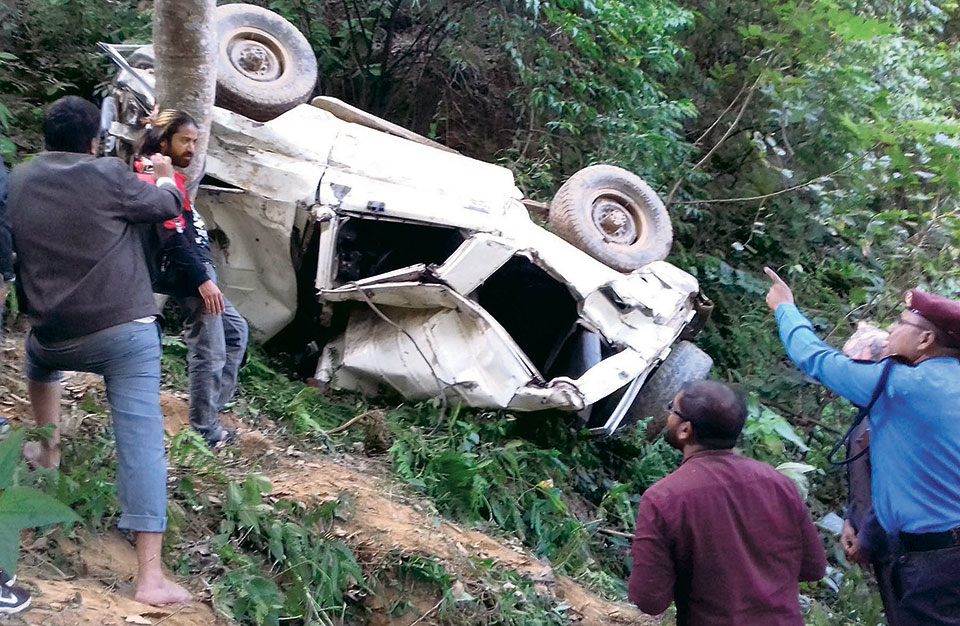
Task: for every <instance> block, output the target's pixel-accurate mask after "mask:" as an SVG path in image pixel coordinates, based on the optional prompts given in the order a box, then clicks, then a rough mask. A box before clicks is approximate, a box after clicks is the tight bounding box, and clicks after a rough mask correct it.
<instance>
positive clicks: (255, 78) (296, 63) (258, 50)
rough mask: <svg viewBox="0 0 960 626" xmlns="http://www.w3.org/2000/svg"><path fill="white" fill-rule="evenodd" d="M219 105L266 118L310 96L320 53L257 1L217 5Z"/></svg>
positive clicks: (251, 115) (237, 111) (296, 31)
mask: <svg viewBox="0 0 960 626" xmlns="http://www.w3.org/2000/svg"><path fill="white" fill-rule="evenodd" d="M217 33H218V35H219V37H220V44H219V45H220V48H219V52H218V59H217V105H218V106H222V107H224V108H226V109H229V110H231V111H234V112H236V113H239V114H241V115H245V116H247V117H249V118H252V119H255V120H258V121H261V122H265V121H267V120H270V119H273V118H274V117H276V116H278V115H280V114H281V113H283V112H285V111H288V110H290V109H292V108H293V107H295V106H297V105H298V104H302V103H304V102H306V101H307V99H308V98H309V97H310V95H311V94H312V93H313V89H314V87H315V86H316V84H317V58H316V56H315V55H314V53H313V49H312V48H311V47H310V43H309V42H308V41H307V38H306V37H304V36H303V34H302V33H301V32H300V31H299V30H297V28H296V27H295V26H294V25H293V24H291V23H290V22H288V21H287V20H285V19H283V18H282V17H280V16H279V15H277V14H276V13H274V12H272V11H268V10H267V9H263V8H261V7H258V6H254V5H252V4H224V5H221V6H219V7H217Z"/></svg>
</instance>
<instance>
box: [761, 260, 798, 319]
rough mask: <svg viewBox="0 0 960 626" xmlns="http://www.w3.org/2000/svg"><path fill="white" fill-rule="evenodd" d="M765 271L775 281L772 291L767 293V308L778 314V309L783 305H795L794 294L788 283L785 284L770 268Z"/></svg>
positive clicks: (771, 287) (764, 269)
mask: <svg viewBox="0 0 960 626" xmlns="http://www.w3.org/2000/svg"><path fill="white" fill-rule="evenodd" d="M763 271H764V272H766V274H767V276H769V277H770V280H772V281H773V285H771V286H770V291H768V292H767V306H768V307H770V310H771V311H772V312H774V313H776V311H777V307H778V306H780V305H781V304H793V292H792V291H790V287H788V286H787V283H785V282H783V279H782V278H780V277H779V276H778V275H777V273H776V272H774V271H773V270H772V269H770V268H769V267H765V268H763Z"/></svg>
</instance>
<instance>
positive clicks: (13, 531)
mask: <svg viewBox="0 0 960 626" xmlns="http://www.w3.org/2000/svg"><path fill="white" fill-rule="evenodd" d="M19 553H20V529H19V528H13V527H7V526H0V568H3V571H5V572H6V573H7V574H9V575H10V576H13V575H14V574H16V573H17V556H18V555H19Z"/></svg>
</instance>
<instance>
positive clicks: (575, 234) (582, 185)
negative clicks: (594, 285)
mask: <svg viewBox="0 0 960 626" xmlns="http://www.w3.org/2000/svg"><path fill="white" fill-rule="evenodd" d="M550 225H551V226H552V227H553V230H554V232H556V233H557V234H558V235H559V236H560V237H562V238H563V239H566V240H567V241H569V242H570V243H572V244H573V245H575V246H577V247H578V248H580V249H581V250H583V251H584V252H586V253H588V254H589V255H590V256H592V257H594V258H595V259H597V260H598V261H601V262H603V263H605V264H607V265H609V266H610V267H612V268H614V269H617V270H620V271H622V272H632V271H633V270H636V269H639V268H641V267H643V266H644V265H647V264H648V263H652V262H654V261H661V260H663V259H664V258H666V256H667V255H668V254H669V253H670V246H671V245H672V244H673V227H672V226H671V225H670V215H669V214H668V213H667V209H666V207H664V206H663V203H662V202H661V201H660V198H658V197H657V194H656V193H655V192H654V191H653V189H651V188H650V186H649V185H647V184H646V183H645V182H643V180H642V179H641V178H640V177H638V176H636V175H634V174H632V173H630V172H628V171H627V170H625V169H623V168H620V167H614V166H612V165H592V166H590V167H587V168H584V169H582V170H580V171H579V172H577V173H576V174H574V175H573V176H571V177H570V179H569V180H568V181H567V182H566V183H564V184H563V186H562V187H560V190H559V191H558V192H557V195H556V196H554V198H553V202H551V203H550Z"/></svg>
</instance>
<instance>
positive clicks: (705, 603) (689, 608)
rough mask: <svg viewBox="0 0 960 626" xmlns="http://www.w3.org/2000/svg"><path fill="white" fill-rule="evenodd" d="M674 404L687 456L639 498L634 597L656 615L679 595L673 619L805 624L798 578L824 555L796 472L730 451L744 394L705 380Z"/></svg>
mask: <svg viewBox="0 0 960 626" xmlns="http://www.w3.org/2000/svg"><path fill="white" fill-rule="evenodd" d="M670 410H671V412H670V417H669V418H668V419H667V441H668V442H669V443H670V445H672V446H673V447H675V448H677V449H679V450H681V451H682V452H683V462H682V463H681V464H680V468H679V469H677V471H675V472H674V473H672V474H670V475H669V476H667V477H666V478H664V479H663V480H661V481H659V482H658V483H657V484H655V485H653V486H652V487H650V488H649V489H648V490H647V491H646V492H645V493H644V494H643V498H642V499H641V501H640V513H639V515H638V516H637V531H636V535H635V537H634V540H633V571H631V573H630V589H629V594H630V600H631V601H633V602H634V603H635V604H636V605H637V606H639V607H640V609H641V610H642V611H644V612H645V613H650V614H653V615H656V614H659V613H662V612H663V611H665V610H666V609H667V607H669V606H670V602H671V601H676V603H677V626H705V625H712V624H716V625H717V626H721V625H722V626H803V619H802V618H801V616H800V603H799V601H798V594H799V590H798V587H797V582H798V581H813V580H820V579H821V578H822V577H823V575H824V571H825V569H826V565H827V563H826V555H825V554H824V551H823V546H822V544H821V543H820V538H819V537H818V535H817V530H816V528H814V526H813V523H812V522H811V521H810V515H809V513H808V512H807V507H806V505H804V503H803V500H801V499H800V494H799V493H798V492H797V488H796V487H795V486H794V484H793V483H792V482H791V481H790V479H788V478H787V477H785V476H784V475H782V474H781V473H780V472H778V471H777V470H775V469H774V468H772V467H770V466H769V465H767V464H765V463H761V462H760V461H755V460H753V459H748V458H746V457H742V456H738V455H736V454H734V453H733V450H732V448H733V446H734V444H735V443H736V441H737V438H738V437H739V435H740V431H741V430H742V429H743V424H744V421H745V420H746V416H747V408H746V405H745V404H744V402H743V399H742V398H741V397H740V396H739V395H738V394H736V393H735V392H734V391H733V390H732V389H730V388H729V387H727V386H726V385H723V384H722V383H718V382H716V381H709V380H702V381H696V382H693V383H688V384H687V385H686V386H684V388H683V390H682V391H681V392H680V393H678V394H677V396H676V397H675V398H674V399H673V402H671V404H670Z"/></svg>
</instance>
